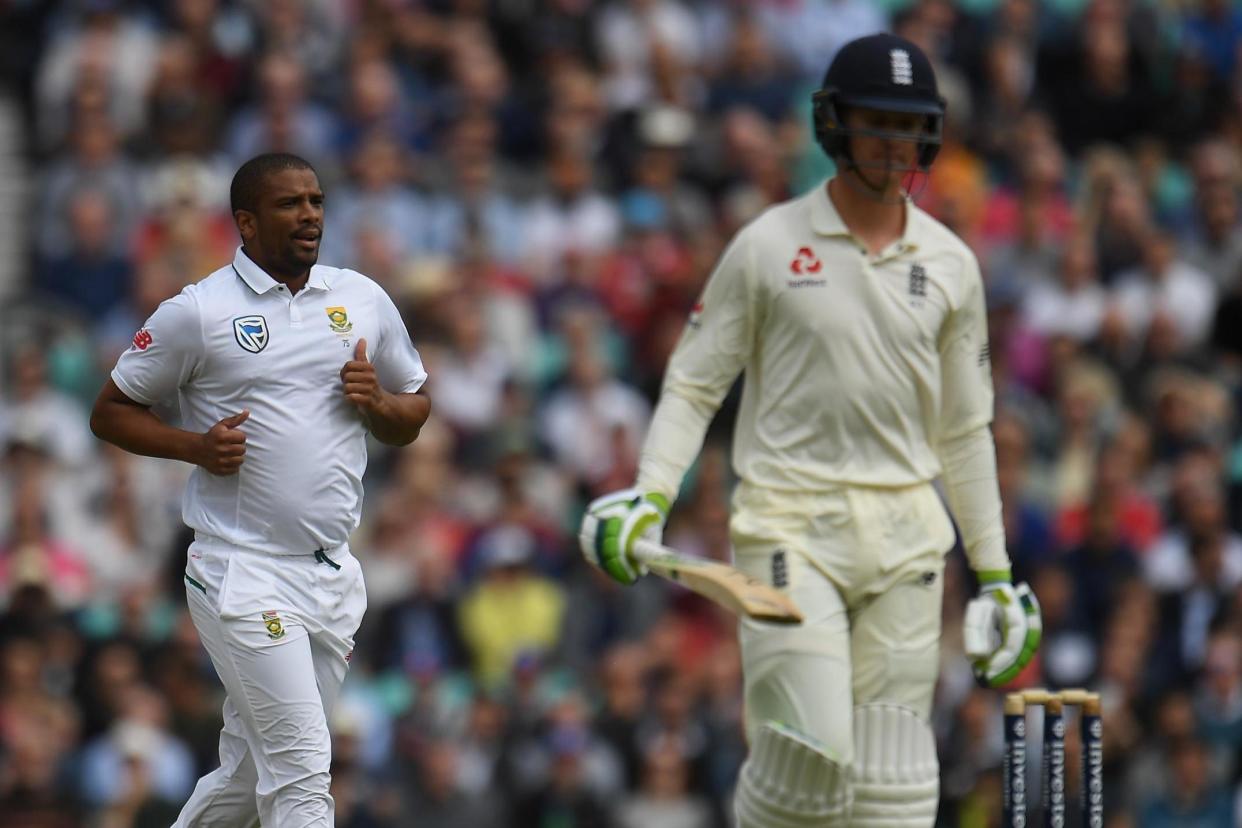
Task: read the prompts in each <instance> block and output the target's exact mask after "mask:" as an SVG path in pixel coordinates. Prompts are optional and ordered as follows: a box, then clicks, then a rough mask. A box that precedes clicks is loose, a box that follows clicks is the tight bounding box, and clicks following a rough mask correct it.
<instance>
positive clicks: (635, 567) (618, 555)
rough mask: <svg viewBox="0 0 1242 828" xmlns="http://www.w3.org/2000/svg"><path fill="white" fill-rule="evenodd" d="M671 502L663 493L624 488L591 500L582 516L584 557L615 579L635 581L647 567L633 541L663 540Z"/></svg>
mask: <svg viewBox="0 0 1242 828" xmlns="http://www.w3.org/2000/svg"><path fill="white" fill-rule="evenodd" d="M668 512H669V502H668V498H666V497H664V495H660V494H656V493H654V492H648V493H647V494H643V493H641V492H639V491H638V490H637V489H622V490H621V491H618V492H612V493H611V494H606V495H604V496H603V497H598V498H596V499H595V500H592V501H591V503H590V505H588V506H587V510H586V514H585V515H583V516H582V528H581V529H580V530H579V532H578V544H579V546H581V547H582V556H583V557H584V558H586V559H587V561H588V562H589V563H591V564H592V565H593V566H597V567H599V568H600V569H602V570H604V571H605V572H607V573H608V575H609V576H610V577H612V579H613V580H614V581H619V582H620V583H623V584H627V585H628V584H632V583H634V582H635V581H637V580H638V577H639V576H640V575H643V574H645V573H646V572H647V568H646V567H645V566H643V565H642V564H641V563H639V562H638V561H637V560H636V559H635V558H634V541H636V540H638V539H639V538H644V539H646V540H650V541H654V542H655V543H659V542H660V536H661V535H662V534H663V532H664V521H665V520H667V519H668Z"/></svg>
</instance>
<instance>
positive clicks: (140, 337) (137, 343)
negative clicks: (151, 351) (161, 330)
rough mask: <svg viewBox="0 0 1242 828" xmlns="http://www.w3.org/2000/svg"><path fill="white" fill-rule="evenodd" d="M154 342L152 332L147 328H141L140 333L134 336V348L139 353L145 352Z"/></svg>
mask: <svg viewBox="0 0 1242 828" xmlns="http://www.w3.org/2000/svg"><path fill="white" fill-rule="evenodd" d="M153 341H154V340H153V339H152V338H151V332H150V331H148V330H147V329H146V328H139V329H138V333H136V334H134V347H135V348H137V349H138V350H139V351H145V350H146V349H147V348H148V347H150V345H151V343H152V342H153Z"/></svg>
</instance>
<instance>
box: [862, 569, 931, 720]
mask: <svg viewBox="0 0 1242 828" xmlns="http://www.w3.org/2000/svg"><path fill="white" fill-rule="evenodd" d="M943 582H944V561H943V559H942V558H941V557H940V556H939V555H938V554H933V555H925V556H922V557H920V558H917V559H915V560H912V561H909V562H907V563H906V564H905V565H903V566H902V568H901V569H900V570H898V571H896V572H894V573H892V574H891V575H890V576H888V577H885V578H884V579H881V580H880V581H878V582H876V583H874V584H872V585H871V586H872V588H873V589H875V590H877V592H874V593H872V594H871V595H870V596H869V597H868V598H866V600H865V601H864V602H863V604H862V607H861V609H859V610H858V612H857V614H856V615H855V616H854V619H853V625H852V629H851V631H850V653H851V657H852V664H853V677H852V681H853V690H854V703H855V704H867V703H868V702H876V701H884V702H891V703H895V704H900V705H904V706H905V707H908V708H910V709H911V710H913V711H914V712H915V713H916V714H917V715H918V716H920V717H922V718H924V719H926V718H928V717H929V716H930V714H931V704H932V696H933V694H934V693H935V688H936V677H937V675H938V674H939V672H940V607H941V602H942V598H943V593H944V585H943Z"/></svg>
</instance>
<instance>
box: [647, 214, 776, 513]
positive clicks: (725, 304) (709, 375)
mask: <svg viewBox="0 0 1242 828" xmlns="http://www.w3.org/2000/svg"><path fill="white" fill-rule="evenodd" d="M752 246H753V242H752V241H751V240H750V238H749V234H748V233H747V232H746V231H745V230H743V231H742V232H741V233H739V234H738V236H737V237H736V238H734V240H733V242H732V243H731V244H730V245H729V247H728V249H726V250H725V252H724V255H723V256H721V258H720V262H719V263H718V264H717V265H716V269H715V270H714V271H713V272H712V275H711V277H710V278H709V279H708V281H707V286H706V287H705V288H704V290H703V295H702V297H701V298H700V299H699V301H698V303H697V304H695V306H694V309H693V310H692V311H691V314H690V319H689V321H688V322H687V323H686V327H685V330H684V331H683V332H682V335H681V339H680V340H679V341H678V343H677V347H676V349H674V351H673V355H672V356H671V357H670V358H669V363H668V369H667V370H666V371H665V374H664V388H663V390H662V391H661V393H660V402H659V404H658V405H657V406H656V410H655V413H654V415H652V420H651V428H650V429H649V430H648V431H647V439H646V440H645V442H644V443H643V449H642V454H641V457H640V459H639V467H638V482H637V484H636V485H637V487H638V489H639V491H643V492H658V493H659V494H662V495H664V496H665V497H667V498H668V499H669V501H670V502H671V501H672V500H673V499H675V498H676V497H677V492H678V491H679V490H680V488H681V480H682V477H683V476H684V475H685V473H686V469H688V468H689V467H690V464H691V463H692V462H693V461H694V458H695V456H696V455H697V454H698V453H699V449H700V448H701V447H702V445H703V435H704V433H705V432H706V431H707V426H708V423H710V422H711V419H712V416H713V415H714V414H715V413H716V409H718V408H719V407H720V401H721V400H722V399H724V395H725V394H726V393H728V391H729V388H730V387H731V386H732V385H733V381H734V380H735V379H737V376H738V374H740V373H741V372H742V369H743V368H744V367H745V366H746V363H747V361H748V360H749V359H750V355H751V351H752V349H753V347H754V339H755V335H756V331H757V330H758V327H759V322H758V320H759V318H760V317H761V314H762V312H763V307H762V302H763V297H762V292H761V289H760V287H759V286H758V284H757V280H758V274H757V273H756V272H755V268H754V266H753V263H752V258H753V255H752Z"/></svg>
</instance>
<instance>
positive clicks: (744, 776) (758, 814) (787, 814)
mask: <svg viewBox="0 0 1242 828" xmlns="http://www.w3.org/2000/svg"><path fill="white" fill-rule="evenodd" d="M733 807H734V811H735V812H736V813H737V825H738V828H810V827H811V826H814V828H844V826H845V825H846V824H847V821H846V818H847V815H848V813H849V807H850V784H849V770H848V768H845V767H843V766H842V765H840V764H838V763H837V762H835V761H833V760H832V759H831V758H830V757H829V756H828V754H827V752H826V751H825V749H824V747H823V746H822V745H820V744H819V742H818V741H817V740H815V739H814V738H812V737H811V736H808V735H806V734H805V733H800V732H799V731H797V730H795V729H794V728H792V727H789V726H788V725H784V724H781V723H779V722H767V723H765V724H764V725H763V726H762V727H760V728H759V733H758V735H757V736H756V738H755V743H754V746H753V747H752V748H751V752H750V756H749V757H748V758H747V760H746V763H745V764H744V765H742V772H741V774H739V777H738V783H737V792H736V793H735V794H734V800H733Z"/></svg>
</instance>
